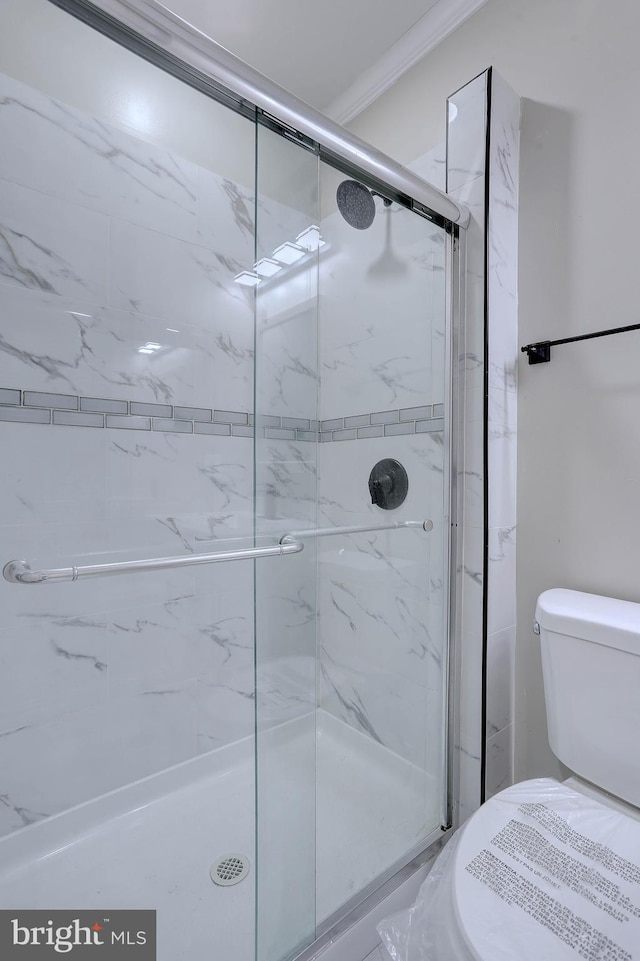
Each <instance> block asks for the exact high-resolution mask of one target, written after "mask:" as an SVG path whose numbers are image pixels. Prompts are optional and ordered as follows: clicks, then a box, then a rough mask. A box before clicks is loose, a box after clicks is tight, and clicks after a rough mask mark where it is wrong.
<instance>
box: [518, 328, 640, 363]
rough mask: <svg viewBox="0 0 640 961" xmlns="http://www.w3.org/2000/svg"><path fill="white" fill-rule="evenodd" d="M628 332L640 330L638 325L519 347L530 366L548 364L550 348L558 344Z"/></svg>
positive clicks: (540, 341)
mask: <svg viewBox="0 0 640 961" xmlns="http://www.w3.org/2000/svg"><path fill="white" fill-rule="evenodd" d="M628 330H640V324H629V326H628V327H613V328H612V329H611V330H597V331H596V332H595V333H593V334H581V335H580V336H579V337H563V338H562V340H539V341H538V342H537V343H535V344H527V345H526V347H521V348H520V350H521V351H522V353H523V354H527V355H528V357H529V363H530V364H548V363H549V361H550V360H551V348H552V347H557V346H558V344H573V343H574V342H575V341H576V340H591V339H592V338H593V337H608V336H609V335H610V334H624V333H626V332H627V331H628Z"/></svg>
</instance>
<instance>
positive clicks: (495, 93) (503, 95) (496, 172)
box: [488, 70, 520, 392]
mask: <svg viewBox="0 0 640 961" xmlns="http://www.w3.org/2000/svg"><path fill="white" fill-rule="evenodd" d="M519 128H520V98H519V97H518V96H517V95H516V94H515V93H514V91H513V90H511V88H510V87H509V86H508V85H507V84H506V83H505V81H504V80H503V79H502V77H501V76H500V75H499V74H498V73H497V72H496V71H495V70H494V71H492V98H491V130H492V133H491V144H490V157H489V192H490V198H491V199H490V213H489V232H488V271H489V274H488V276H489V324H490V338H491V341H492V344H493V347H492V356H491V363H490V367H489V382H490V384H491V386H493V387H496V388H502V389H505V390H510V391H512V392H515V391H516V389H517V380H516V376H517V366H518V339H517V337H518V315H517V302H518V301H517V298H518V190H519V182H518V174H519V146H520V129H519Z"/></svg>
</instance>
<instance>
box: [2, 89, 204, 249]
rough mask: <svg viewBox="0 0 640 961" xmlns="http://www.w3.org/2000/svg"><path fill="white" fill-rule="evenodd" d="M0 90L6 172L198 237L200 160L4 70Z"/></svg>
mask: <svg viewBox="0 0 640 961" xmlns="http://www.w3.org/2000/svg"><path fill="white" fill-rule="evenodd" d="M0 90H1V91H2V100H1V103H0V134H1V136H2V141H3V144H4V145H5V146H4V149H3V151H2V156H1V157H0V177H2V178H4V179H6V180H10V181H12V182H14V183H17V184H22V185H23V186H26V187H32V188H34V189H35V190H38V191H40V192H42V193H45V194H49V195H50V196H52V197H57V198H59V199H61V200H65V201H70V202H72V203H74V204H81V205H82V206H85V207H89V208H91V209H93V210H98V211H102V212H103V213H108V214H110V215H112V216H116V217H123V218H124V219H126V220H131V221H133V222H134V223H138V224H142V225H144V226H147V227H151V228H153V229H154V230H160V231H161V232H163V233H168V234H172V235H173V236H176V237H182V238H183V239H185V240H190V241H195V240H196V239H197V235H196V170H197V168H196V167H195V165H194V164H192V163H190V162H188V161H186V160H183V159H181V158H179V157H177V156H174V155H171V154H170V153H168V152H167V151H166V150H163V149H161V148H159V147H156V146H154V145H152V144H148V143H145V142H144V141H143V140H140V139H139V138H137V137H135V136H132V135H131V134H129V133H126V132H125V131H123V130H119V129H118V128H116V127H113V126H111V125H110V124H106V123H104V122H102V121H101V120H98V119H96V118H94V117H91V116H90V115H88V114H85V113H83V112H81V111H79V110H76V109H75V108H73V107H69V106H68V105H66V104H63V103H61V102H60V101H57V100H54V99H52V98H50V97H48V96H46V95H45V94H43V93H41V92H40V91H39V90H36V89H34V88H32V87H29V86H27V85H26V84H23V83H20V82H19V81H17V80H14V79H12V78H10V77H7V76H5V75H2V76H0ZM33 143H46V145H47V149H46V150H32V149H29V145H30V144H33Z"/></svg>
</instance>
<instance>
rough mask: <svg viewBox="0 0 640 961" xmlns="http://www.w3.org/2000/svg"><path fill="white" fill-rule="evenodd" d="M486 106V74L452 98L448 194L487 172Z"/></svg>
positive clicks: (450, 104)
mask: <svg viewBox="0 0 640 961" xmlns="http://www.w3.org/2000/svg"><path fill="white" fill-rule="evenodd" d="M486 102H487V74H486V72H485V73H482V74H480V76H478V77H476V78H475V79H474V80H472V81H471V82H470V83H468V84H466V85H465V86H464V87H462V88H461V89H460V90H458V91H456V93H454V94H452V95H451V96H450V97H449V98H448V101H447V105H448V132H447V190H448V191H451V190H455V189H456V187H460V186H461V185H462V184H465V183H468V182H469V181H470V180H474V179H475V178H476V177H481V176H482V175H483V174H484V172H485V138H486V125H487V109H486Z"/></svg>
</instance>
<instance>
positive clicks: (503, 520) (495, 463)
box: [488, 388, 517, 527]
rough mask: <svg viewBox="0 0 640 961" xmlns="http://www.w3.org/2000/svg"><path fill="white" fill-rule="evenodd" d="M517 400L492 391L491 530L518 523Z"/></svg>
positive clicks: (498, 391)
mask: <svg viewBox="0 0 640 961" xmlns="http://www.w3.org/2000/svg"><path fill="white" fill-rule="evenodd" d="M516 418H517V411H516V396H515V394H513V393H511V391H507V390H496V389H494V388H490V389H489V425H488V468H489V527H511V526H513V525H514V524H515V522H516V466H517V465H516V431H517V421H516Z"/></svg>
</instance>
